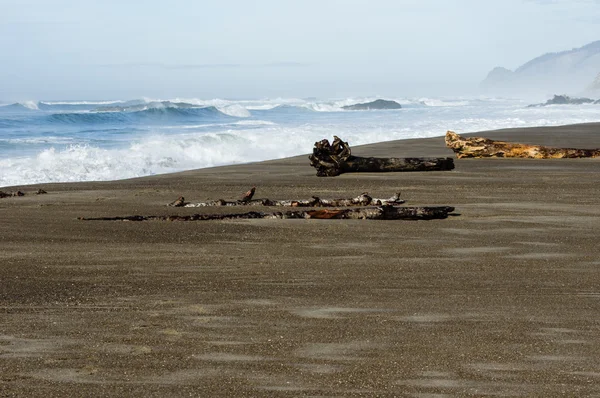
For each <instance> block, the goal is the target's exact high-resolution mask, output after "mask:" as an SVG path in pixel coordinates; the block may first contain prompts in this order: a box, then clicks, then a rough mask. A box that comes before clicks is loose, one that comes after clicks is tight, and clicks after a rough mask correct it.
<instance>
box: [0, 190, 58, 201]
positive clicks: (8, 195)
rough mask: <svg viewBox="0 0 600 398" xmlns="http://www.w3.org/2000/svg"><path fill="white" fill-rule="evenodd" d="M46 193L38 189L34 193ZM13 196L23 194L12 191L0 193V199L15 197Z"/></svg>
mask: <svg viewBox="0 0 600 398" xmlns="http://www.w3.org/2000/svg"><path fill="white" fill-rule="evenodd" d="M47 193H48V192H46V191H44V190H43V189H38V190H37V191H35V194H36V195H44V194H47ZM15 196H25V193H24V192H22V191H14V192H4V191H0V199H2V198H11V197H15Z"/></svg>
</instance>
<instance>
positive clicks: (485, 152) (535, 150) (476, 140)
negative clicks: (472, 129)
mask: <svg viewBox="0 0 600 398" xmlns="http://www.w3.org/2000/svg"><path fill="white" fill-rule="evenodd" d="M446 145H447V146H448V147H449V148H451V149H452V150H453V151H454V153H455V154H456V157H457V158H459V159H461V158H488V157H496V158H533V159H560V158H595V157H598V156H600V149H575V148H553V147H546V146H541V145H528V144H519V143H513V142H504V141H494V140H491V139H489V138H482V137H469V138H465V137H462V136H460V135H458V134H456V133H455V132H453V131H448V132H447V133H446Z"/></svg>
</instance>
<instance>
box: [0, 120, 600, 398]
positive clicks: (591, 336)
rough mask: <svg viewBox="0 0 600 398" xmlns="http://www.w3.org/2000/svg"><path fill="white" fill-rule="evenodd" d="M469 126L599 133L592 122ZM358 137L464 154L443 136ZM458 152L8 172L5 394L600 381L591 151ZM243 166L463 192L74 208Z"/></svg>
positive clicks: (298, 185)
mask: <svg viewBox="0 0 600 398" xmlns="http://www.w3.org/2000/svg"><path fill="white" fill-rule="evenodd" d="M449 127H451V126H449ZM459 133H460V132H459ZM472 135H477V136H485V137H489V138H493V139H502V140H508V141H515V142H524V143H532V144H542V145H549V146H565V147H580V148H596V147H600V124H584V125H572V126H563V127H544V128H531V129H510V130H498V131H487V132H481V133H475V134H472ZM466 136H469V134H466ZM323 138H329V139H331V137H323ZM342 138H343V136H342ZM350 144H351V145H352V143H350ZM353 154H356V155H362V156H382V157H383V156H395V157H404V156H412V157H418V156H453V154H452V151H451V150H449V149H447V148H446V147H445V145H444V139H443V137H437V138H430V139H416V140H405V141H392V142H384V143H378V144H373V145H367V146H362V147H356V148H353ZM455 164H456V169H455V170H453V171H445V172H423V173H379V174H368V173H365V174H344V175H342V176H339V177H335V178H318V177H316V176H315V170H314V169H313V168H311V167H310V166H309V162H308V159H307V156H306V155H303V156H298V157H294V158H289V159H282V160H274V161H268V162H261V163H253V164H244V165H234V166H227V167H219V168H211V169H201V170H194V171H188V172H183V173H177V174H170V175H157V176H152V177H145V178H138V179H133V180H123V181H114V182H93V183H72V184H44V185H36V186H23V187H9V188H2V190H3V191H12V190H17V189H20V190H22V191H23V192H25V193H26V194H27V195H26V196H24V197H11V198H4V199H0V221H1V222H0V229H1V235H2V238H1V240H0V247H1V250H0V262H1V268H0V269H1V270H2V271H1V272H0V278H1V279H0V396H7V397H8V396H19V397H35V396H44V397H59V396H90V397H91V396H94V397H101V396H107V397H108V396H110V397H115V396H121V397H123V396H139V397H180V396H196V397H241V396H244V397H262V396H265V397H294V396H311V397H352V396H357V397H358V396H364V397H375V396H377V397H394V396H401V397H404V396H406V397H421V398H425V397H430V398H433V397H456V396H523V397H550V396H573V397H584V396H586V397H588V396H600V317H599V314H600V271H599V270H600V250H599V248H598V237H599V236H600V195H599V194H600V189H599V186H600V159H556V160H531V159H461V160H456V159H455ZM251 186H256V187H257V193H256V197H267V198H271V199H308V198H310V197H311V196H312V195H317V196H320V197H322V198H342V197H353V196H356V195H358V194H360V193H362V192H365V191H367V192H369V193H370V194H371V195H373V196H376V197H383V198H387V197H389V196H391V195H392V194H394V193H395V192H398V191H400V192H402V195H401V197H402V198H403V199H405V200H406V201H407V202H406V205H409V206H425V205H447V206H454V207H455V208H456V211H455V215H453V216H451V217H449V218H448V219H445V220H431V221H368V220H364V221H360V220H238V221H206V222H160V221H148V222H110V221H81V220H78V219H77V218H78V217H108V216H127V215H134V214H140V215H168V214H193V213H198V212H205V213H215V212H232V211H240V212H241V211H245V210H244V209H231V208H226V209H221V208H172V207H167V206H166V204H167V203H169V202H172V201H173V200H175V199H177V197H178V196H184V197H185V198H186V200H188V201H191V202H195V201H205V200H216V199H219V198H223V199H237V198H239V197H240V196H241V195H242V194H243V193H244V192H245V191H246V190H248V189H249V188H250V187H251ZM38 188H43V189H45V190H46V191H47V192H48V194H46V195H34V194H33V192H35V191H36V190H37V189H38ZM255 210H264V211H266V210H268V209H266V208H258V209H255Z"/></svg>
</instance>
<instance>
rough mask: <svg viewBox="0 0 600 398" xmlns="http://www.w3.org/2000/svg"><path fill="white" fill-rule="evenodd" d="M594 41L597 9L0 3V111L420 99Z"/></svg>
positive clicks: (291, 1) (556, 0)
mask: <svg viewBox="0 0 600 398" xmlns="http://www.w3.org/2000/svg"><path fill="white" fill-rule="evenodd" d="M595 40H600V0H546V1H544V0H502V1H499V0H368V1H367V0H360V1H359V0H298V1H296V0H245V1H241V0H217V1H214V0H212V1H203V0H173V1H165V0H138V1H134V0H0V100H25V99H47V100H49V99H116V98H139V97H142V96H146V97H151V98H174V97H182V98H191V97H195V98H204V99H209V98H261V97H279V96H282V97H307V96H316V97H346V96H367V95H381V96H395V97H403V96H421V95H422V96H425V95H453V94H467V93H470V92H473V91H474V90H475V88H476V86H477V84H478V83H479V82H480V81H481V80H482V79H483V78H484V77H485V76H486V74H487V73H488V72H489V70H490V69H492V68H493V67H495V66H505V67H507V68H510V69H514V68H516V67H518V66H519V65H521V64H523V63H524V62H526V61H528V60H530V59H531V58H533V57H535V56H538V55H541V54H543V53H545V52H554V51H562V50H567V49H571V48H573V47H580V46H582V45H584V44H587V43H589V42H592V41H595Z"/></svg>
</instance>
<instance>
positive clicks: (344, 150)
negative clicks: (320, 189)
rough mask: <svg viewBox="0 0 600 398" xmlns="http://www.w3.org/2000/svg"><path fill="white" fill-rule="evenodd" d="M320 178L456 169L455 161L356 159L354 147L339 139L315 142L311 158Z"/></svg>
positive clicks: (437, 159)
mask: <svg viewBox="0 0 600 398" xmlns="http://www.w3.org/2000/svg"><path fill="white" fill-rule="evenodd" d="M308 158H309V159H310V165H311V166H313V167H314V168H316V169H317V176H319V177H334V176H338V175H340V174H343V173H350V172H367V173H372V172H390V171H441V170H452V169H454V161H453V160H452V158H372V157H371V158H365V157H360V156H353V155H352V153H351V150H350V146H349V145H348V143H347V142H344V141H342V140H341V139H340V138H339V137H337V136H333V142H332V143H331V144H330V143H329V141H328V140H326V139H325V140H322V141H318V142H315V147H314V148H313V153H312V155H310V156H309V157H308Z"/></svg>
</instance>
